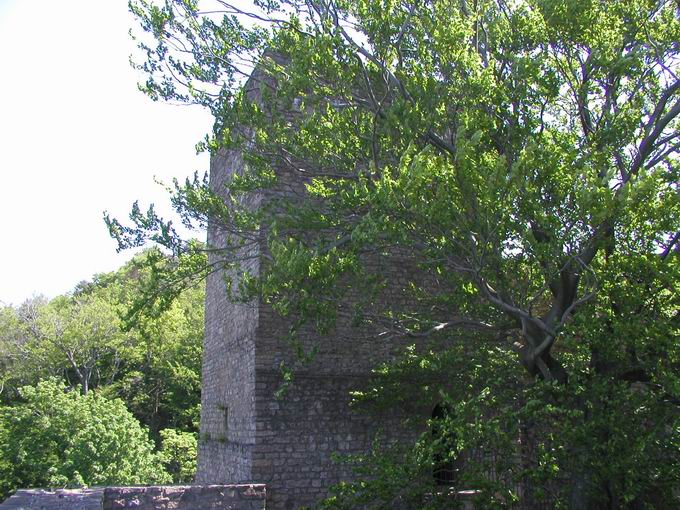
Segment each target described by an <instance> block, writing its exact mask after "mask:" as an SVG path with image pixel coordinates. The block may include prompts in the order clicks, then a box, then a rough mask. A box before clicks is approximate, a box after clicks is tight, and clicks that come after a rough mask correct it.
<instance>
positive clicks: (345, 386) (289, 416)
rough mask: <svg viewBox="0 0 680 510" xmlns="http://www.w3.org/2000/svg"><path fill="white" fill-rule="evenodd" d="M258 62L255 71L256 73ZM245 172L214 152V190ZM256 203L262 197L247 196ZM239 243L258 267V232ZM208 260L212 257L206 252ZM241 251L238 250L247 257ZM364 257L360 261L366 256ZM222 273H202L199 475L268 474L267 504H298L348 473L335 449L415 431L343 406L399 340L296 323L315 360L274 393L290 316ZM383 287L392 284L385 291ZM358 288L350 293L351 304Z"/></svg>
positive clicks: (295, 183)
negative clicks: (320, 331) (232, 291)
mask: <svg viewBox="0 0 680 510" xmlns="http://www.w3.org/2000/svg"><path fill="white" fill-rule="evenodd" d="M257 72H258V71H256V73H257ZM260 78H261V77H257V76H256V78H255V79H253V78H251V80H250V81H249V82H248V84H246V91H247V94H248V95H249V97H250V98H251V100H253V101H257V100H258V79H260ZM242 171H243V159H242V157H241V155H240V154H239V153H238V152H236V151H224V152H221V153H219V154H216V155H214V156H213V158H212V161H211V169H210V179H211V187H212V189H213V190H214V191H215V192H217V193H220V194H223V195H224V194H226V193H227V192H228V190H227V186H226V185H227V183H228V182H229V179H230V177H231V176H232V175H234V174H239V173H241V172H242ZM277 173H278V176H279V179H280V182H285V186H286V187H288V189H290V188H297V189H301V187H302V186H301V181H300V178H299V176H298V175H292V174H290V173H286V171H285V170H284V169H277ZM249 200H250V201H251V203H252V204H253V205H257V204H258V203H259V201H260V200H262V197H260V196H252V197H250V198H249ZM227 235H229V234H228V233H227V232H226V231H225V229H221V228H220V227H219V226H218V225H215V224H211V225H210V226H209V228H208V244H209V245H210V246H212V247H224V246H226V244H227V239H228V238H227ZM261 237H262V239H260V241H259V242H256V243H254V244H252V245H251V246H249V247H248V248H245V249H244V253H243V255H246V256H247V261H246V262H245V264H246V267H247V269H248V270H249V271H251V272H252V273H253V274H257V273H258V271H259V267H260V266H259V264H260V257H262V256H263V255H264V254H265V252H266V249H267V248H266V243H265V241H264V236H261ZM211 257H212V259H211V262H213V263H214V262H217V259H216V258H215V255H211ZM245 258H246V257H244V259H245ZM370 263H371V261H366V264H369V265H370ZM392 269H393V270H392V271H390V270H389V268H388V269H387V271H385V268H381V271H382V272H383V273H385V274H388V276H389V278H390V282H391V283H390V285H391V286H393V287H394V292H392V293H391V295H389V300H388V301H386V302H389V306H390V307H392V308H398V307H399V304H400V300H403V299H404V298H405V297H404V295H403V293H399V292H398V289H400V288H401V287H402V286H403V285H405V284H406V282H405V275H406V274H407V271H408V267H407V266H405V265H403V264H399V265H397V264H395V265H394V267H393V268H392ZM225 276H226V275H225V274H224V273H223V272H216V273H213V274H212V275H211V276H209V278H208V281H207V288H206V324H205V343H204V350H203V377H202V402H201V433H200V442H199V458H198V472H197V478H196V482H197V483H240V482H245V481H253V482H258V483H266V484H267V488H268V491H269V494H268V508H269V509H274V510H279V509H281V510H283V509H286V510H288V509H296V508H299V507H301V506H309V505H312V504H313V503H315V502H316V501H318V500H319V499H320V498H323V497H324V496H325V495H326V494H327V493H328V489H329V487H330V486H331V485H333V484H336V483H338V482H340V481H343V480H350V479H351V478H352V473H350V472H349V471H348V469H347V468H346V467H345V466H343V465H342V464H338V463H337V462H335V461H334V460H333V459H332V454H333V453H340V454H357V453H363V452H366V451H367V450H368V449H369V448H370V445H371V441H372V439H373V437H374V432H375V431H376V430H378V429H380V430H382V431H384V432H385V433H386V434H387V438H386V440H388V441H391V440H398V439H400V438H404V437H413V431H405V430H403V429H402V428H401V427H400V421H401V420H400V417H399V416H396V415H391V416H387V415H385V416H368V415H366V414H363V413H360V412H357V411H356V410H353V409H351V408H350V406H349V402H350V391H351V390H354V389H359V388H361V386H362V385H364V384H365V383H366V381H367V379H368V377H369V375H370V373H371V369H372V368H373V367H375V365H376V364H378V363H380V362H383V361H386V360H388V359H390V358H392V357H393V356H394V354H395V352H396V350H398V349H400V348H401V347H402V346H400V345H398V344H395V342H377V341H375V340H374V339H372V338H370V336H369V335H367V332H366V331H365V330H363V331H359V330H358V329H357V328H356V327H353V325H352V324H351V323H350V319H346V320H340V321H339V322H338V324H337V327H336V328H335V331H334V332H333V333H332V334H330V335H328V336H326V337H324V338H319V337H318V335H317V334H315V332H314V331H313V330H312V329H311V328H309V329H306V330H302V331H300V332H299V335H298V336H299V340H300V341H301V344H302V345H303V347H305V348H306V349H307V350H311V348H312V346H315V348H317V349H318V352H317V354H316V356H315V358H314V360H313V361H312V362H311V363H310V364H308V365H305V366H301V367H298V368H297V369H296V371H295V382H294V384H293V385H292V386H291V387H290V388H289V391H288V392H287V394H286V395H285V397H284V398H283V399H282V400H281V401H277V400H276V399H275V397H274V394H275V392H276V390H277V389H278V388H279V387H280V384H281V382H282V376H281V373H280V368H279V367H280V365H281V362H282V361H285V362H286V363H287V364H289V365H290V364H291V363H294V362H295V360H296V357H295V354H294V352H293V349H292V348H291V346H290V345H288V343H287V342H286V341H285V338H286V336H287V329H288V324H286V322H285V321H284V320H283V319H282V318H281V317H280V316H278V315H277V314H276V313H275V312H274V311H273V310H272V308H271V307H270V306H268V305H267V304H265V303H263V302H253V303H248V304H242V303H233V302H230V300H229V299H228V297H227V289H226V286H225ZM387 292H388V293H390V292H391V291H390V289H388V291H387ZM356 302H358V297H353V296H351V295H350V296H348V297H347V303H346V304H347V305H348V307H350V308H351V306H352V305H353V304H355V303H356Z"/></svg>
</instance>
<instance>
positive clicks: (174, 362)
mask: <svg viewBox="0 0 680 510" xmlns="http://www.w3.org/2000/svg"><path fill="white" fill-rule="evenodd" d="M169 263H170V261H169V260H168V259H167V258H166V257H165V256H163V255H162V254H161V253H160V252H159V251H157V250H147V251H145V252H143V253H141V254H139V255H137V256H136V257H134V258H133V259H132V260H131V261H130V262H128V263H127V264H125V265H124V266H123V267H121V268H120V269H118V270H117V271H115V272H111V273H103V274H97V275H95V276H94V277H93V278H92V280H91V281H84V282H81V283H79V284H77V285H76V286H75V287H74V289H73V290H72V291H71V292H70V293H67V294H64V295H61V296H57V297H55V298H53V299H47V298H45V297H43V296H37V297H33V298H31V299H28V300H26V301H25V302H24V303H22V304H21V305H19V306H4V307H3V308H1V309H0V500H1V499H4V498H5V497H7V496H9V495H10V493H11V492H12V491H13V490H15V489H17V488H21V487H65V486H84V485H86V486H91V485H115V484H142V483H183V482H190V481H191V480H192V479H193V474H194V472H195V469H196V442H197V431H198V420H199V414H200V374H201V372H200V371H201V348H202V339H203V300H204V296H205V292H204V287H203V286H200V285H199V286H196V287H193V288H189V289H186V290H184V291H183V292H182V293H181V294H180V295H179V296H177V298H176V299H174V301H173V302H172V304H169V305H168V306H167V307H166V308H167V309H165V310H164V311H162V312H158V313H154V314H142V313H139V312H136V310H137V309H136V308H135V306H134V305H135V303H136V300H137V299H138V297H139V295H140V293H141V291H142V289H143V288H144V286H145V285H148V283H149V280H150V277H151V274H150V271H151V269H150V268H152V267H154V266H155V267H157V268H158V267H160V266H164V265H167V264H169Z"/></svg>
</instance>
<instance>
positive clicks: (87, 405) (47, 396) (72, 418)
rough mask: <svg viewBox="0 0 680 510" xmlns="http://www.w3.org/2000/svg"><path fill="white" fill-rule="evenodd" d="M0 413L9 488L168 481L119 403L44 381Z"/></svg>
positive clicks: (142, 432) (4, 473)
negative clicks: (21, 400)
mask: <svg viewBox="0 0 680 510" xmlns="http://www.w3.org/2000/svg"><path fill="white" fill-rule="evenodd" d="M21 396H22V398H23V399H24V400H23V402H20V403H17V404H16V405H14V406H11V407H4V408H2V419H1V425H0V431H1V434H0V452H1V458H2V459H3V463H2V465H1V466H0V467H1V469H2V471H1V472H0V480H1V481H2V492H3V495H7V491H8V490H9V489H13V488H15V487H36V486H49V487H60V486H80V485H105V484H111V485H113V484H139V483H149V482H165V481H168V475H167V473H165V471H164V470H163V468H162V467H161V464H160V462H159V459H158V457H157V455H156V454H155V453H154V452H153V443H152V442H151V441H150V440H149V438H148V434H147V431H146V430H145V429H144V428H142V427H141V426H140V425H139V422H138V421H137V420H136V419H135V418H134V417H133V416H132V415H131V414H130V412H129V411H128V410H127V409H126V408H125V405H124V403H123V402H122V401H120V400H108V399H106V398H103V397H101V396H98V395H96V394H95V393H93V392H90V393H88V394H87V395H80V394H79V392H75V391H67V388H66V386H65V385H64V384H63V383H60V382H57V381H56V380H54V379H52V380H46V381H43V382H40V383H38V384H37V385H36V386H25V387H24V388H22V389H21Z"/></svg>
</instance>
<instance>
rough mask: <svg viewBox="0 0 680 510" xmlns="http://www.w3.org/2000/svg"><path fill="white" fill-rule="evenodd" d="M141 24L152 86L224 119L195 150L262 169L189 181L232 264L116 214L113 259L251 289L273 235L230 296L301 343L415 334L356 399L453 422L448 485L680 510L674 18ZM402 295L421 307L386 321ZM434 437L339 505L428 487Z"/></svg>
mask: <svg viewBox="0 0 680 510" xmlns="http://www.w3.org/2000/svg"><path fill="white" fill-rule="evenodd" d="M131 8H132V11H133V13H135V15H136V16H137V17H138V19H139V21H140V26H141V28H142V29H143V31H144V32H145V33H142V34H141V39H140V40H141V47H142V48H143V49H144V50H145V52H146V57H147V58H146V61H145V62H144V63H141V64H139V66H140V68H142V69H144V70H145V71H147V73H148V81H147V83H146V85H145V87H144V90H145V91H146V92H147V93H149V95H151V97H152V98H154V99H157V98H164V99H169V100H176V101H181V102H196V103H199V104H202V105H204V106H206V107H208V108H209V109H210V110H211V111H212V113H213V114H214V115H215V120H216V122H215V130H214V132H213V134H212V137H210V138H209V139H207V141H206V142H205V144H204V146H205V147H207V148H210V149H211V150H213V151H214V152H215V153H216V154H220V155H225V154H229V151H232V150H234V151H238V153H239V154H241V157H242V159H243V162H244V163H245V166H246V170H245V171H244V172H243V173H237V175H234V176H233V177H232V178H231V179H230V180H229V182H228V183H227V191H228V193H226V198H224V197H223V195H225V193H224V191H225V190H223V189H210V186H209V184H208V182H207V180H206V179H198V178H195V179H194V180H193V181H187V182H186V183H185V184H184V185H179V184H177V185H176V186H175V190H174V195H173V203H174V205H175V206H176V208H177V209H178V212H179V213H180V215H181V217H182V219H183V221H184V223H185V224H186V225H197V226H202V225H205V224H206V222H207V221H208V220H210V221H211V222H212V224H213V225H214V226H215V228H219V229H221V230H222V231H223V232H225V233H227V234H228V235H227V240H226V242H227V245H226V246H219V247H216V246H207V247H203V246H197V245H193V246H192V245H188V244H186V243H184V242H183V241H182V239H181V238H180V237H179V236H178V235H177V234H176V232H175V231H174V230H172V228H170V226H171V225H170V224H169V223H168V222H165V221H163V220H161V219H160V218H158V217H157V216H156V215H155V213H154V211H153V209H150V210H149V213H148V214H147V215H141V214H139V213H137V214H133V215H132V216H131V219H132V221H133V225H132V226H123V225H122V224H121V223H120V222H118V221H117V220H114V219H110V218H109V219H108V222H109V228H110V229H111V231H112V234H113V235H114V237H116V238H117V239H118V240H119V243H120V246H121V247H125V246H127V245H130V244H131V243H137V244H139V243H144V242H146V241H154V242H157V243H160V244H162V245H165V246H166V247H168V248H169V249H172V250H173V252H177V251H180V252H183V253H186V254H185V255H184V256H185V260H187V261H191V263H186V264H181V263H180V265H179V266H178V269H177V270H176V271H175V272H174V273H173V274H175V275H179V276H180V277H179V278H173V277H172V276H170V278H169V280H170V281H171V282H172V283H174V284H178V285H179V286H180V287H181V284H182V282H185V281H189V282H190V281H192V280H191V275H196V276H197V277H202V276H204V275H205V274H206V273H207V272H210V271H213V270H219V269H227V270H229V274H237V273H238V272H239V268H242V267H243V266H241V263H242V262H243V261H244V260H245V259H246V258H247V257H248V256H250V255H252V253H253V252H254V250H255V252H256V250H257V247H258V246H260V243H261V242H262V239H263V238H266V240H267V243H268V245H267V247H268V249H267V250H265V252H264V253H262V254H261V256H260V262H261V264H260V267H259V272H258V274H256V275H254V274H247V272H245V270H244V269H240V271H241V273H245V274H242V275H241V277H240V280H239V281H240V286H231V287H230V288H232V289H234V288H235V287H237V288H238V290H240V291H241V297H242V298H244V299H247V298H249V297H252V296H253V295H259V296H260V298H261V299H262V300H263V301H264V302H266V303H269V304H271V306H273V307H274V308H275V309H276V310H277V311H279V312H280V313H282V314H284V315H288V316H290V317H291V318H292V321H291V322H292V323H293V324H294V326H293V331H291V333H292V336H293V337H294V334H295V330H296V329H297V328H299V327H300V326H301V325H302V324H306V323H310V324H313V325H315V326H316V327H317V329H318V330H319V332H320V333H322V334H324V333H327V332H328V331H331V330H332V327H333V325H334V324H335V321H337V320H338V319H339V318H344V317H348V316H350V317H351V320H352V321H353V323H355V324H356V325H357V327H363V328H365V329H366V330H367V331H371V332H375V335H376V336H379V338H381V339H383V340H388V339H394V338H401V337H410V338H412V339H413V341H414V345H415V348H414V349H413V350H411V351H409V352H407V353H405V355H404V358H403V359H402V360H400V361H397V362H395V363H394V364H391V365H387V366H385V367H384V368H383V369H382V370H381V371H380V372H379V373H378V374H377V378H376V388H375V392H374V394H371V395H367V396H365V397H366V398H368V399H369V400H371V401H373V402H375V403H376V404H377V405H397V404H399V402H396V403H395V402H394V399H393V396H394V395H395V394H399V393H402V392H404V393H407V394H410V393H412V392H415V395H414V398H417V399H426V400H425V401H427V402H431V403H432V404H434V403H436V402H438V401H442V400H444V401H446V402H447V403H448V405H449V406H450V407H451V408H452V409H454V410H456V412H455V413H454V415H453V416H454V417H452V418H451V419H448V420H445V426H446V427H448V428H449V429H450V432H451V433H455V435H456V437H458V438H459V439H458V440H459V444H460V445H461V451H460V452H459V453H463V452H464V451H465V452H467V453H466V455H467V456H468V457H470V458H469V459H468V460H467V462H466V467H465V469H464V470H463V471H464V472H463V474H462V478H461V479H460V480H459V483H458V487H459V488H460V487H473V488H477V487H479V488H480V492H478V493H477V495H476V496H475V497H476V498H477V499H479V502H478V503H479V504H480V505H482V504H485V505H488V506H494V505H495V506H499V505H501V506H510V505H513V504H528V503H527V502H531V501H538V500H540V499H545V500H546V501H547V504H552V505H553V506H560V505H561V506H562V507H571V508H593V507H595V506H597V505H608V506H609V507H614V508H621V507H635V506H636V505H637V506H639V505H642V504H643V503H645V504H651V505H652V506H657V507H664V506H666V507H673V505H676V506H677V501H675V502H673V498H676V499H677V495H678V494H679V493H678V490H677V487H678V480H677V475H676V474H675V473H677V472H678V469H677V467H678V466H677V463H678V458H679V456H680V452H679V451H678V433H679V432H678V431H679V429H678V423H679V422H678V416H679V413H678V402H679V397H678V384H679V381H678V378H677V369H678V366H679V365H678V361H679V352H678V344H679V342H678V315H677V310H678V308H679V307H678V302H677V299H678V298H677V296H678V287H677V285H678V283H677V282H678V281H680V279H679V278H678V276H680V274H679V271H680V264H679V259H680V257H679V255H678V253H679V248H678V247H679V242H680V193H678V191H679V190H678V164H679V159H678V152H679V150H680V145H679V142H680V134H679V133H678V123H679V121H678V118H679V115H680V80H679V79H678V77H677V73H678V57H679V54H678V51H679V49H680V48H679V46H678V40H680V19H679V17H678V10H677V4H676V2H670V1H664V0H661V1H650V0H626V1H618V0H612V1H607V2H595V1H591V0H578V1H575V2H558V1H553V0H523V1H518V2H506V1H503V0H483V1H477V2H467V1H462V2H461V1H459V0H455V1H453V0H451V1H448V0H441V1H436V2H434V1H425V2H420V1H408V0H407V1H401V2H394V1H389V0H359V1H354V0H353V1H344V0H336V1H332V2H330V1H325V0H319V1H316V0H315V1H297V0H283V1H279V2H255V3H254V5H253V6H252V9H250V10H248V11H247V12H246V10H245V8H243V7H239V6H238V5H235V4H234V3H230V2H223V1H220V2H216V6H215V9H212V8H209V9H206V10H204V11H202V10H200V9H199V8H198V6H197V5H196V4H195V3H194V2H190V1H186V0H168V1H166V2H165V3H164V4H163V5H162V6H154V5H151V4H149V3H147V2H145V1H133V2H132V3H131ZM254 68H255V71H253V69H254ZM251 72H252V73H251ZM249 74H252V76H251V77H250V79H249V81H248V83H247V84H246V85H245V86H244V87H242V85H243V79H245V76H246V75H249ZM242 78H243V79H242ZM133 213H134V211H133ZM207 250H209V251H210V253H211V257H210V258H209V259H207V260H208V261H209V262H205V264H203V265H201V264H198V265H195V263H196V261H198V260H200V256H202V255H205V253H206V251H207ZM391 267H402V268H404V276H405V278H407V279H409V280H410V281H408V282H407V283H406V284H404V285H403V286H402V288H399V289H395V288H394V287H395V286H396V283H395V282H393V281H390V278H389V272H385V271H383V268H391ZM175 288H176V287H168V286H166V287H163V286H162V285H161V286H159V287H158V289H159V290H160V292H161V295H163V292H169V290H168V289H175ZM173 292H174V291H173ZM394 292H400V295H401V296H406V297H407V298H408V303H409V304H407V305H404V306H403V308H402V309H391V308H390V309H388V307H380V306H379V304H380V303H381V300H382V302H384V301H385V300H389V296H390V295H394ZM349 293H352V295H358V296H360V298H359V299H360V306H357V307H354V308H353V309H348V308H347V301H346V300H345V299H343V297H344V296H346V295H348V294H349ZM390 293H392V294H390ZM401 301H404V299H402V300H401ZM430 343H432V344H439V345H440V346H441V345H442V344H444V345H446V347H445V348H442V347H438V348H437V349H432V352H431V353H430ZM433 367H436V370H435V369H434V368H433ZM405 373H406V374H408V375H409V377H402V376H403V375H404V374H405ZM423 377H432V381H431V382H430V383H428V384H426V385H425V386H426V387H424V386H420V385H418V386H416V387H414V388H412V387H410V386H409V384H408V381H410V380H421V378H423ZM454 382H459V383H460V384H454ZM381 385H387V386H385V387H391V388H392V389H393V390H395V388H396V389H398V391H392V392H387V391H383V390H382V388H383V386H381ZM369 397H370V398H369ZM417 419H418V418H417V417H416V416H414V420H417ZM420 420H421V422H423V421H424V420H425V419H424V418H423V417H422V416H421V417H420ZM421 425H422V423H421ZM518 442H519V444H520V445H521V446H517V445H518ZM438 443H439V445H438ZM441 443H442V442H441V441H439V442H437V441H435V440H433V438H432V437H431V434H430V435H427V434H426V435H424V436H423V437H422V440H421V441H420V442H418V443H417V444H415V445H413V449H411V450H410V451H409V452H407V453H406V454H404V455H405V457H403V459H404V462H403V466H407V467H404V468H403V469H394V467H395V466H397V465H398V464H395V463H392V464H390V463H389V462H387V461H386V462H387V463H383V462H382V461H381V460H379V459H378V458H374V457H370V458H369V459H368V461H370V462H372V463H373V464H372V465H373V466H374V467H375V466H377V467H375V469H377V470H378V472H380V473H382V475H379V474H376V471H375V470H373V471H370V472H371V477H368V479H370V480H375V482H369V481H367V480H364V481H362V482H359V484H358V485H354V486H349V487H346V488H345V489H346V490H344V491H343V492H342V494H344V496H342V497H347V498H351V497H354V496H357V495H359V496H360V497H362V498H363V499H362V500H361V501H362V504H366V503H368V502H369V501H370V500H371V498H373V500H372V501H373V502H374V504H375V506H376V507H381V505H382V507H389V504H390V501H391V500H389V492H390V491H383V490H376V489H375V488H376V484H377V483H378V482H379V481H381V480H385V481H386V482H389V483H387V485H386V487H391V488H394V487H397V486H399V483H402V482H403V483H405V481H406V479H408V477H409V476H412V475H413V473H421V474H423V473H425V474H426V473H427V472H428V471H431V468H432V465H433V462H434V459H435V458H443V457H444V458H445V457H446V456H447V455H448V453H447V452H446V451H439V452H436V455H435V453H430V454H428V453H427V452H434V450H436V449H437V448H439V449H440V450H442V449H444V450H445V449H446V448H442V446H441ZM475 452H477V453H475ZM489 459H493V461H492V462H491V461H489ZM603 459H607V461H606V462H604V461H603ZM650 459H653V464H652V462H651V461H650ZM390 466H391V467H390ZM499 470H501V471H502V472H503V473H499ZM414 477H415V479H418V480H421V481H422V485H421V486H420V487H421V488H420V489H414V490H415V492H416V493H419V494H420V495H421V496H422V497H423V498H425V497H426V495H428V494H431V493H432V483H431V477H430V478H429V481H427V480H426V479H425V478H427V476H425V477H423V476H420V477H418V476H415V475H414ZM362 484H363V485H362ZM520 496H521V497H520ZM409 497H410V496H409ZM428 497H429V496H428ZM386 498H387V499H386ZM522 499H523V500H524V502H520V503H517V501H518V500H522ZM447 501H448V500H447ZM449 502H450V504H451V505H454V506H455V505H456V504H457V501H455V498H454V499H450V501H449ZM333 504H336V505H339V506H340V507H341V506H342V505H343V504H344V503H343V500H342V498H340V499H336V500H334V503H333ZM423 504H425V503H423ZM428 504H429V503H428ZM432 504H434V503H432ZM447 504H448V503H447ZM350 506H351V505H350Z"/></svg>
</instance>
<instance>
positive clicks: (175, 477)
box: [160, 429, 197, 483]
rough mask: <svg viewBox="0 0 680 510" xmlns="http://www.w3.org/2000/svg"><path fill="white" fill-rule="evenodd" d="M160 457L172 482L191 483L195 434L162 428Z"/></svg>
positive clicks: (194, 454) (194, 462)
mask: <svg viewBox="0 0 680 510" xmlns="http://www.w3.org/2000/svg"><path fill="white" fill-rule="evenodd" d="M160 435H161V450H160V458H161V462H163V466H164V467H165V469H166V471H167V472H168V473H169V474H170V476H171V477H172V482H173V483H191V482H192V481H193V479H194V475H195V474H196V457H197V455H196V448H197V440H196V434H193V433H191V432H183V431H181V430H175V429H163V430H161V431H160Z"/></svg>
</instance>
